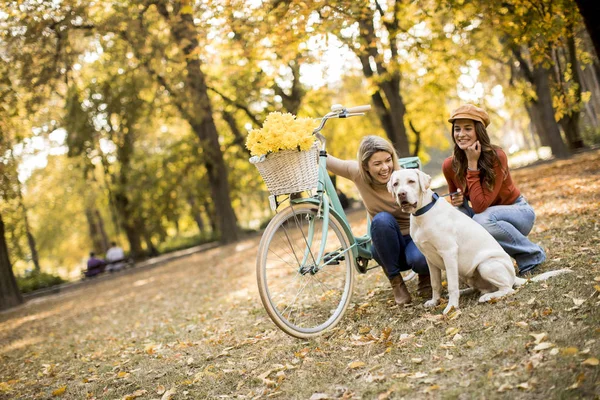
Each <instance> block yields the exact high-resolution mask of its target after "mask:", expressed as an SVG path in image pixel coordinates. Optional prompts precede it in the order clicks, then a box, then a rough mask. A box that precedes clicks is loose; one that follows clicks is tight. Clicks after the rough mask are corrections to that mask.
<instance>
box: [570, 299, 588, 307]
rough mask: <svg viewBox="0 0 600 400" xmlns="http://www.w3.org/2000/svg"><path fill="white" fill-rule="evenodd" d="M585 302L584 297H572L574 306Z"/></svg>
mask: <svg viewBox="0 0 600 400" xmlns="http://www.w3.org/2000/svg"><path fill="white" fill-rule="evenodd" d="M584 302H585V300H584V299H573V303H575V305H576V306H580V305H582V304H583V303H584Z"/></svg>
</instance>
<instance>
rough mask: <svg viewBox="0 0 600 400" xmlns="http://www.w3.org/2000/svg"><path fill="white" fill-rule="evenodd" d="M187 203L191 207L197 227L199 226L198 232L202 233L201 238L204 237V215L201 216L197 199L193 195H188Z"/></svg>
mask: <svg viewBox="0 0 600 400" xmlns="http://www.w3.org/2000/svg"><path fill="white" fill-rule="evenodd" d="M187 202H188V204H189V205H190V210H191V213H192V218H194V221H196V225H197V226H198V231H199V232H200V236H201V237H204V233H205V232H204V229H205V228H204V221H203V220H202V215H201V214H200V209H199V208H198V205H197V203H196V199H195V198H194V196H192V195H188V197H187Z"/></svg>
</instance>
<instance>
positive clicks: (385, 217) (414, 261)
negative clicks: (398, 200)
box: [371, 212, 429, 279]
mask: <svg viewBox="0 0 600 400" xmlns="http://www.w3.org/2000/svg"><path fill="white" fill-rule="evenodd" d="M371 238H372V239H373V257H374V258H375V260H377V262H378V263H379V264H380V265H381V266H382V267H383V270H384V271H385V274H386V275H387V277H388V278H389V279H392V278H395V277H396V276H398V275H400V273H401V272H402V271H408V270H409V269H412V270H413V271H415V272H416V273H417V274H419V275H429V267H427V260H426V259H425V256H424V255H423V253H421V251H419V249H418V248H417V246H416V245H415V243H414V242H413V240H412V238H411V237H410V235H402V232H400V226H398V222H397V221H396V218H394V216H393V215H392V214H390V213H387V212H380V213H379V214H377V215H375V217H374V218H373V221H372V222H371Z"/></svg>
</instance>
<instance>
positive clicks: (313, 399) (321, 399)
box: [309, 393, 331, 400]
mask: <svg viewBox="0 0 600 400" xmlns="http://www.w3.org/2000/svg"><path fill="white" fill-rule="evenodd" d="M327 399H331V397H329V395H327V394H326V393H313V395H312V396H310V399H309V400H327Z"/></svg>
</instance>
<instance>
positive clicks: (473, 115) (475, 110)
mask: <svg viewBox="0 0 600 400" xmlns="http://www.w3.org/2000/svg"><path fill="white" fill-rule="evenodd" d="M457 119H472V120H473V121H479V122H481V123H482V124H483V125H484V126H485V127H486V128H487V126H488V125H489V124H490V116H489V115H488V113H487V112H485V110H484V109H483V108H479V107H477V106H474V105H473V104H463V105H462V106H460V107H458V108H457V109H456V110H454V111H452V114H451V115H450V119H449V120H448V122H450V123H454V121H455V120H457Z"/></svg>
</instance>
